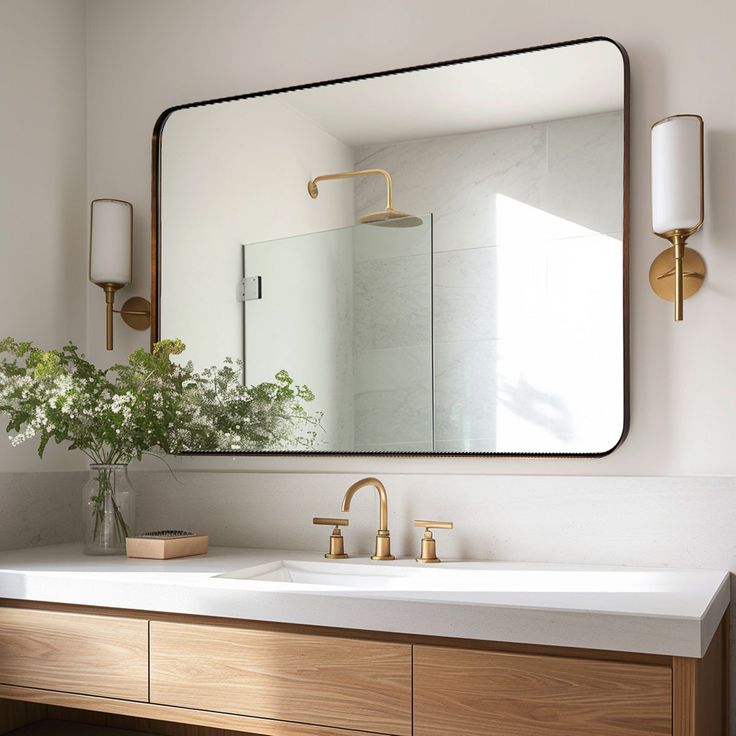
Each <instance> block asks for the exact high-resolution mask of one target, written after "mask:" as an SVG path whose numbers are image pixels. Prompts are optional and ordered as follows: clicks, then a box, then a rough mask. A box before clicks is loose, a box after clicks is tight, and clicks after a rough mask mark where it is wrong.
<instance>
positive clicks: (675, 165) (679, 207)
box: [652, 115, 703, 234]
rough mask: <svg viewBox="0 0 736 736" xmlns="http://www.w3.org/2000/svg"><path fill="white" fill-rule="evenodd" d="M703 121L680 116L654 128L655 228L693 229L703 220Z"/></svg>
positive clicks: (664, 229) (695, 116)
mask: <svg viewBox="0 0 736 736" xmlns="http://www.w3.org/2000/svg"><path fill="white" fill-rule="evenodd" d="M702 140H703V120H702V118H700V117H699V116H698V115H678V116H675V117H671V118H667V119H665V120H663V121H662V122H659V123H656V124H655V125H654V127H653V128H652V229H653V230H654V232H655V233H658V234H663V233H668V232H670V231H672V230H684V231H693V230H695V229H697V228H698V226H699V225H700V224H701V223H702V220H703V209H702V207H703V146H702Z"/></svg>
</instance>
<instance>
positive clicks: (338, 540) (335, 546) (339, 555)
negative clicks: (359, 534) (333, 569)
mask: <svg viewBox="0 0 736 736" xmlns="http://www.w3.org/2000/svg"><path fill="white" fill-rule="evenodd" d="M312 524H320V525H322V526H332V527H334V529H333V530H332V534H330V550H329V552H325V557H326V558H327V559H328V560H344V559H345V558H346V557H347V554H345V539H344V537H343V536H342V532H341V531H340V527H341V526H347V525H348V524H350V519H333V518H332V517H329V516H328V517H323V516H315V517H314V518H313V519H312Z"/></svg>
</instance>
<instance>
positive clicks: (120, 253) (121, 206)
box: [89, 199, 151, 350]
mask: <svg viewBox="0 0 736 736" xmlns="http://www.w3.org/2000/svg"><path fill="white" fill-rule="evenodd" d="M132 278H133V205H132V204H131V203H130V202H125V201H123V200H121V199H95V200H93V201H92V204H91V206H90V226H89V280H90V281H91V282H92V283H93V284H97V286H99V287H100V288H102V289H104V291H105V304H106V308H107V330H106V333H107V342H106V347H107V349H108V350H112V346H113V341H112V322H113V318H112V315H113V313H114V312H118V314H120V316H121V317H122V318H123V321H124V322H125V324H127V325H128V326H129V327H132V328H133V329H136V330H147V329H148V328H149V327H150V326H151V304H150V302H149V301H148V300H147V299H143V298H142V297H138V296H134V297H132V298H131V299H128V300H127V301H126V302H125V304H123V308H122V309H120V310H117V309H114V304H115V292H116V291H117V290H118V289H122V288H123V286H127V285H128V284H129V283H130V282H131V280H132Z"/></svg>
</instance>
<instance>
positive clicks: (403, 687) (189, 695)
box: [151, 621, 411, 736]
mask: <svg viewBox="0 0 736 736" xmlns="http://www.w3.org/2000/svg"><path fill="white" fill-rule="evenodd" d="M151 702H152V703H158V704H162V705H174V706H180V707H186V708H199V709H204V710H213V711H221V712H226V713H236V714H241V715H248V716H257V717H260V718H271V719H279V720H285V721H295V722H299V723H305V724H315V725H322V726H335V727H340V728H349V729H356V730H361V731H372V732H377V733H385V734H396V735H397V736H409V735H410V734H411V646H410V645H408V644H394V643H389V642H378V641H365V640H355V639H347V638H337V637H325V636H315V635H310V634H300V633H282V632H272V631H257V630H248V629H238V628H230V627H221V626H207V625H199V624H177V623H166V622H157V621H152V622H151Z"/></svg>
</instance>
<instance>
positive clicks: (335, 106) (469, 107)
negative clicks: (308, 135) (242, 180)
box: [281, 41, 624, 146]
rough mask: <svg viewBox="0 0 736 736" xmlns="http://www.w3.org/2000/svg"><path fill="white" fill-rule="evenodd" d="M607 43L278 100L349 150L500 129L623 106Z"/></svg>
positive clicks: (615, 61) (619, 75)
mask: <svg viewBox="0 0 736 736" xmlns="http://www.w3.org/2000/svg"><path fill="white" fill-rule="evenodd" d="M623 87H624V85H623V60H622V57H621V53H620V51H619V50H618V49H617V48H616V47H615V46H614V45H613V44H612V43H610V42H608V41H595V42H590V43H584V44H578V45H575V46H564V47H560V48H556V49H551V50H545V51H536V52H532V53H525V54H518V55H515V56H505V57H499V58H495V59H486V60H484V61H478V62H472V63H464V64H454V65H452V66H446V67H440V68H437V69H430V70H425V71H419V72H408V73H402V74H395V75H392V76H386V77H379V78H376V79H367V80H361V81H359V82H352V83H348V84H336V85H330V86H326V87H317V88H314V89H309V90H301V91H299V92H289V93H287V94H285V95H283V96H281V99H283V100H284V101H285V102H288V103H289V104H290V105H292V106H293V107H294V108H296V109H297V110H299V111H300V112H301V113H303V114H304V115H306V116H307V117H309V118H310V119H311V120H313V121H314V122H315V124H316V125H318V126H319V127H320V128H322V129H323V130H325V131H327V132H328V133H330V134H331V135H333V136H335V137H336V138H338V139H340V140H341V141H343V142H345V143H346V144H348V145H350V146H360V145H365V144H374V143H389V142H396V141H404V140H415V139H419V138H430V137H434V136H441V135H453V134H458V133H471V132H474V131H480V130H489V129H492V128H506V127H510V126H513V125H524V124H528V123H534V122H540V121H544V120H557V119H560V118H567V117H576V116H579V115H592V114H595V113H601V112H609V111H612V110H619V109H621V108H622V107H623Z"/></svg>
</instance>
